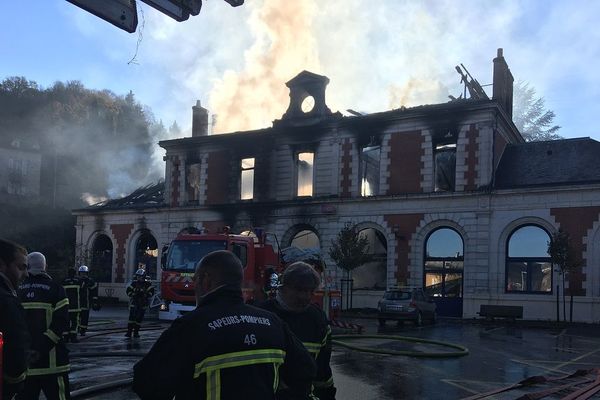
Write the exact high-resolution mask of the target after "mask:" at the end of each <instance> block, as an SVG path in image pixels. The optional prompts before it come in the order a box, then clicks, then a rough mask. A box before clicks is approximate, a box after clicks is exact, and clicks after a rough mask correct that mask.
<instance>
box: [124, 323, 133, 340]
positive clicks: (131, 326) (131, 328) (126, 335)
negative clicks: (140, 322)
mask: <svg viewBox="0 0 600 400" xmlns="http://www.w3.org/2000/svg"><path fill="white" fill-rule="evenodd" d="M132 330H133V324H128V325H127V333H126V334H125V337H126V338H130V337H131V331H132Z"/></svg>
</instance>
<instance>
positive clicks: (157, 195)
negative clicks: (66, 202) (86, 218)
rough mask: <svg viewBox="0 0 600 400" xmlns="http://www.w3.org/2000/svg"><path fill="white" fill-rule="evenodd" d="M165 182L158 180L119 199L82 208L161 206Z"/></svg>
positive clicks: (108, 208)
mask: <svg viewBox="0 0 600 400" xmlns="http://www.w3.org/2000/svg"><path fill="white" fill-rule="evenodd" d="M164 192H165V182H164V181H158V182H157V183H151V184H149V185H146V186H142V187H139V188H137V189H136V190H134V191H133V192H132V193H131V194H129V195H127V196H125V197H121V198H120V199H109V200H105V201H101V202H100V203H96V204H93V205H91V206H89V207H86V208H84V210H86V211H90V210H117V209H136V208H148V207H163V206H164V205H165V204H164Z"/></svg>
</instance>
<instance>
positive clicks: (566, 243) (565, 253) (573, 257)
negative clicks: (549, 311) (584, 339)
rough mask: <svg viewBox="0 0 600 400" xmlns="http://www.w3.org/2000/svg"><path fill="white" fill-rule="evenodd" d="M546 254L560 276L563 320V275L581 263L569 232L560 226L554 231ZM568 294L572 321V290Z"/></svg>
mask: <svg viewBox="0 0 600 400" xmlns="http://www.w3.org/2000/svg"><path fill="white" fill-rule="evenodd" d="M548 254H550V259H551V260H552V264H554V265H556V266H558V268H559V271H560V275H561V277H562V284H563V285H562V286H563V290H562V298H563V321H566V319H567V315H566V314H567V313H566V305H565V275H567V274H568V273H569V272H570V271H572V270H573V269H575V268H577V267H579V266H580V265H581V260H580V259H579V258H578V257H577V254H576V253H575V250H574V249H573V246H572V245H571V238H570V237H569V233H568V232H565V231H563V230H562V228H560V229H559V230H558V232H555V233H554V234H553V235H552V238H551V240H550V242H548ZM557 295H558V293H557ZM570 295H571V306H570V309H571V312H570V321H571V322H573V291H570ZM557 318H558V315H557ZM557 322H558V321H557Z"/></svg>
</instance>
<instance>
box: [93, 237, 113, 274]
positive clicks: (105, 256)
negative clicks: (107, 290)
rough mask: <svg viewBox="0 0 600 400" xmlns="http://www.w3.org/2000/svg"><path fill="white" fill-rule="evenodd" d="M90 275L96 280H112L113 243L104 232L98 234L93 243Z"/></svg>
mask: <svg viewBox="0 0 600 400" xmlns="http://www.w3.org/2000/svg"><path fill="white" fill-rule="evenodd" d="M91 256H92V260H91V263H90V275H91V276H92V278H94V279H95V280H96V282H112V262H113V245H112V242H111V240H110V238H109V237H108V236H106V235H104V234H101V235H98V236H96V238H95V239H94V243H93V244H92V254H91Z"/></svg>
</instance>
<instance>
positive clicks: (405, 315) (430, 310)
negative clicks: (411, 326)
mask: <svg viewBox="0 0 600 400" xmlns="http://www.w3.org/2000/svg"><path fill="white" fill-rule="evenodd" d="M377 309H378V311H379V312H378V314H377V318H378V319H379V325H381V326H383V325H385V322H386V321H387V320H395V321H399V322H401V321H407V320H409V321H414V322H415V324H416V325H419V326H420V325H422V324H423V321H424V320H430V321H431V322H435V318H436V313H435V311H436V306H435V303H434V302H433V299H430V298H429V297H428V296H427V295H425V292H424V291H423V289H394V290H386V291H385V293H384V294H383V298H382V299H381V300H379V304H378V306H377Z"/></svg>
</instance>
